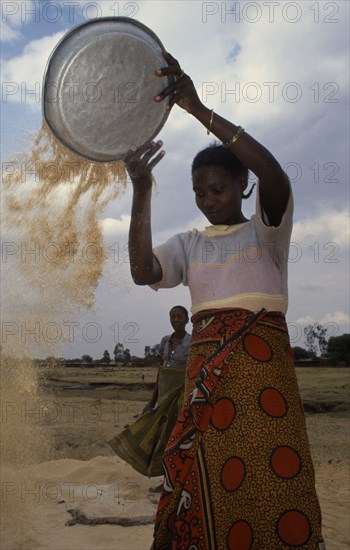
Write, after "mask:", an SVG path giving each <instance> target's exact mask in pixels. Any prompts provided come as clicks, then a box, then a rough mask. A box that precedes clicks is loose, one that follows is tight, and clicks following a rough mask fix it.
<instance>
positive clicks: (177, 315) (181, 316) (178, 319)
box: [169, 307, 187, 331]
mask: <svg viewBox="0 0 350 550" xmlns="http://www.w3.org/2000/svg"><path fill="white" fill-rule="evenodd" d="M169 316H170V323H171V326H172V327H173V329H174V330H176V331H182V330H184V329H185V326H186V325H187V317H186V315H185V312H184V310H183V309H181V308H180V307H173V308H172V309H171V310H170V313H169Z"/></svg>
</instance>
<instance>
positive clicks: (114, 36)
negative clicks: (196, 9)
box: [43, 17, 171, 162]
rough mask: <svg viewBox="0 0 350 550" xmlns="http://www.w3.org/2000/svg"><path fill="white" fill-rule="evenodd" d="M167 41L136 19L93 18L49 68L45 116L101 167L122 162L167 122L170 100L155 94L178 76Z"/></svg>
mask: <svg viewBox="0 0 350 550" xmlns="http://www.w3.org/2000/svg"><path fill="white" fill-rule="evenodd" d="M163 51H164V47H163V45H162V43H161V42H160V40H159V38H158V37H157V36H156V35H155V34H154V33H153V32H152V31H151V30H150V29H149V28H148V27H146V26H145V25H143V24H141V23H139V22H138V21H135V20H134V19H130V18H128V17H105V18H101V19H96V20H91V21H88V22H86V23H83V24H82V25H79V26H77V27H75V28H74V29H72V30H71V31H69V32H68V33H67V34H66V35H65V36H64V37H63V38H62V40H61V41H60V42H59V43H58V45H57V46H56V48H55V49H54V51H53V52H52V54H51V56H50V58H49V61H48V63H47V67H46V71H45V75H44V86H43V90H44V92H43V114H44V118H45V120H46V122H47V124H48V125H49V127H50V128H51V130H52V132H53V133H54V135H55V136H56V137H57V138H58V139H59V140H60V141H61V142H62V143H63V144H64V145H65V146H66V147H68V148H69V149H71V150H72V151H74V152H75V153H77V154H78V155H81V156H83V157H85V158H88V159H91V160H94V161H98V162H113V161H118V160H120V159H122V158H123V157H124V156H125V154H126V152H127V151H128V150H129V148H130V146H131V145H132V144H136V145H137V146H140V145H142V144H143V143H145V142H146V141H148V140H151V139H153V138H154V137H155V136H156V135H157V134H158V133H159V131H160V130H161V128H162V127H163V125H164V124H165V122H166V119H167V117H168V114H169V111H168V110H167V109H166V106H167V102H166V101H163V102H161V103H156V102H155V101H154V99H153V98H154V96H155V95H157V94H158V93H159V92H160V91H161V90H162V89H164V88H165V87H166V86H167V85H168V84H169V83H170V82H171V78H168V77H167V78H157V77H156V76H154V71H155V70H156V69H158V68H160V67H164V66H165V65H167V63H166V61H165V59H164V57H163V55H162V52H163Z"/></svg>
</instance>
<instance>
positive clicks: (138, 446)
mask: <svg viewBox="0 0 350 550" xmlns="http://www.w3.org/2000/svg"><path fill="white" fill-rule="evenodd" d="M169 317H170V323H171V325H172V327H173V329H174V332H173V333H172V334H169V335H167V336H164V337H163V338H162V340H161V343H160V346H159V353H158V359H159V361H160V362H161V365H160V367H159V370H158V374H157V381H156V385H155V388H154V391H153V394H152V397H151V399H150V401H149V402H148V403H147V405H146V406H145V408H144V409H143V411H142V413H141V415H140V417H139V418H138V419H137V420H136V422H134V423H133V424H132V425H130V426H128V427H127V428H126V429H125V430H124V431H123V432H122V433H121V434H119V435H117V436H116V437H114V438H113V439H112V440H111V441H109V444H110V446H111V447H112V448H113V449H114V451H115V452H116V453H117V455H118V456H120V458H122V459H123V460H125V461H126V462H128V463H129V464H130V465H131V466H132V467H133V468H134V469H135V470H137V471H138V472H140V473H141V474H143V475H147V476H149V477H153V476H159V475H162V474H163V468H162V456H163V452H164V449H165V446H166V444H167V442H168V439H169V437H170V434H171V432H172V430H173V427H174V426H175V424H176V421H177V417H178V414H179V411H180V410H181V407H182V403H183V393H184V384H185V372H186V362H187V355H188V351H189V347H190V342H191V335H190V334H188V332H186V329H185V327H186V325H187V323H188V321H189V317H188V311H187V309H186V308H184V307H183V306H174V307H172V308H171V310H170V312H169Z"/></svg>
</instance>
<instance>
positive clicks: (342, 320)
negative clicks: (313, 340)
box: [320, 311, 350, 326]
mask: <svg viewBox="0 0 350 550" xmlns="http://www.w3.org/2000/svg"><path fill="white" fill-rule="evenodd" d="M320 322H321V323H322V324H325V323H336V324H340V325H342V324H346V325H348V326H349V324H350V317H349V315H348V314H347V313H344V312H343V311H335V312H334V313H326V315H325V316H324V317H323V318H322V319H321V321H320Z"/></svg>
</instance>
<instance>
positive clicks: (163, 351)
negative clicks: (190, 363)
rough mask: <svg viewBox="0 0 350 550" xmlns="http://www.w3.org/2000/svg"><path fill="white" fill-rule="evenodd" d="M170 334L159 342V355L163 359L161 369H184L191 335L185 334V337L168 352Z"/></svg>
mask: <svg viewBox="0 0 350 550" xmlns="http://www.w3.org/2000/svg"><path fill="white" fill-rule="evenodd" d="M171 337H172V334H169V335H167V336H164V337H163V338H162V340H161V342H160V346H159V352H158V353H159V355H160V357H161V358H162V359H163V367H166V366H167V367H176V368H179V369H185V368H186V362H187V355H188V350H189V347H190V342H191V335H190V334H188V333H187V332H186V334H185V336H184V337H183V339H182V340H181V342H179V343H178V344H177V346H176V348H175V349H174V350H173V351H171V350H170V339H171Z"/></svg>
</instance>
